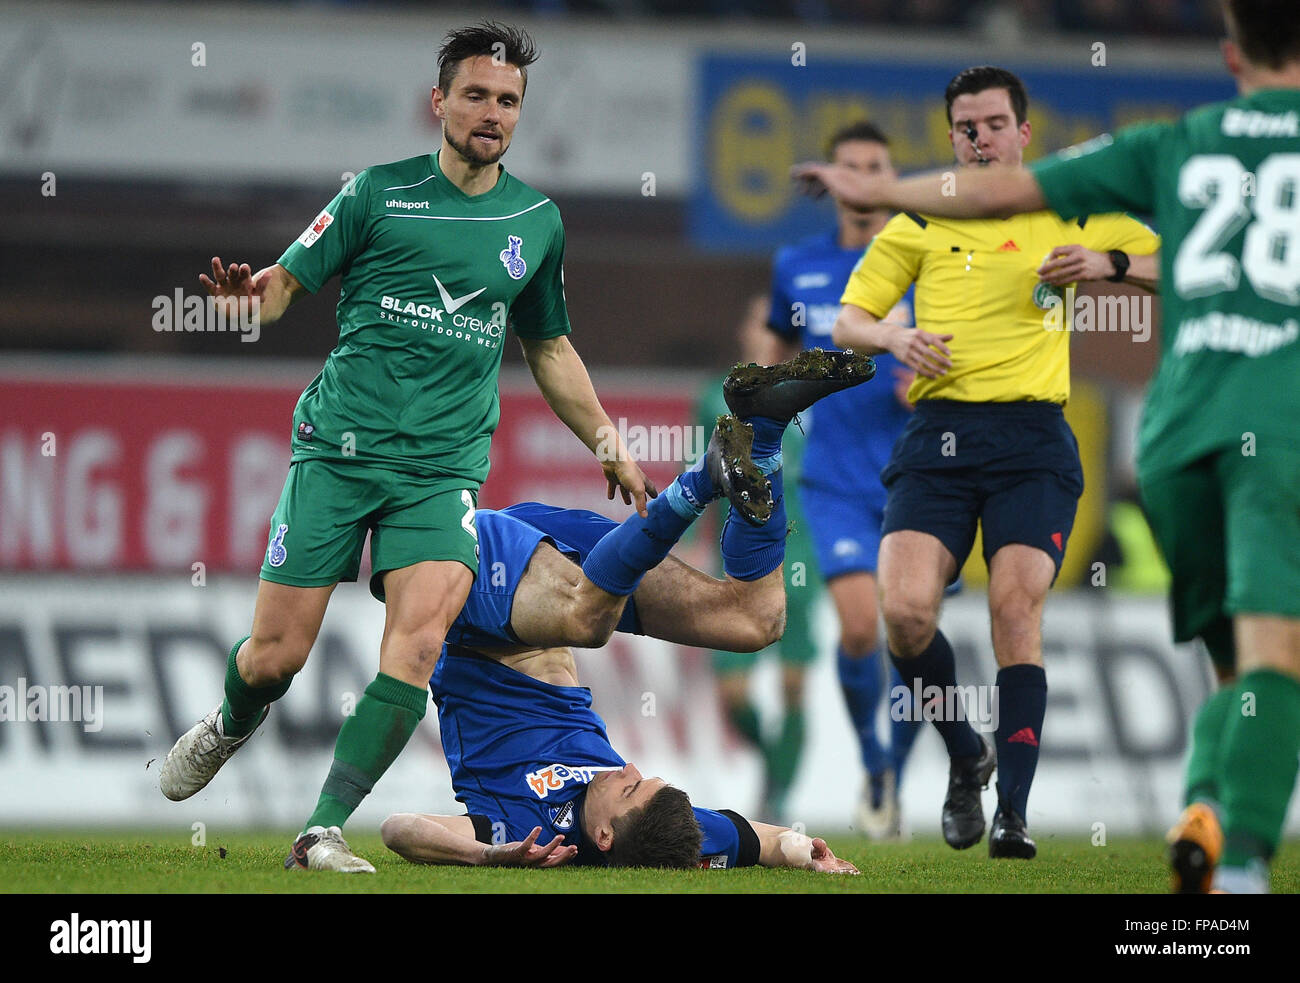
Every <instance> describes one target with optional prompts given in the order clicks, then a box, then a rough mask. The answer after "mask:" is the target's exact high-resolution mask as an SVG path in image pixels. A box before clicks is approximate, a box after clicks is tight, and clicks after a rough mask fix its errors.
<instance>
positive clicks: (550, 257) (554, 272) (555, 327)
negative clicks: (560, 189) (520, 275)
mask: <svg viewBox="0 0 1300 983" xmlns="http://www.w3.org/2000/svg"><path fill="white" fill-rule="evenodd" d="M550 207H552V208H553V207H554V206H553V205H552V206H550ZM510 318H511V320H510V327H511V329H512V330H513V331H514V333H515V334H516V335H517V336H518V337H520V338H558V337H559V336H560V335H566V334H569V332H570V331H572V330H573V329H572V327H571V326H570V325H569V309H568V306H567V305H566V304H565V302H564V226H563V225H562V224H561V223H560V216H559V213H558V211H557V212H556V216H555V233H554V235H552V237H551V243H550V247H549V248H548V249H547V250H546V255H545V256H544V257H543V259H542V261H541V265H540V266H538V268H537V272H536V273H534V274H533V278H532V279H531V280H529V281H528V284H527V286H525V287H524V289H523V290H522V291H520V294H519V296H518V297H516V298H515V302H514V305H513V306H512V307H511V308H510Z"/></svg>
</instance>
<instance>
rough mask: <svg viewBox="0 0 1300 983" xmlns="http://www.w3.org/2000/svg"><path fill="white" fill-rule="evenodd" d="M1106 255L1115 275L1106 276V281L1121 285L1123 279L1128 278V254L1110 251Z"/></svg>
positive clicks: (1120, 251)
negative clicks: (1112, 264)
mask: <svg viewBox="0 0 1300 983" xmlns="http://www.w3.org/2000/svg"><path fill="white" fill-rule="evenodd" d="M1107 255H1108V256H1110V261H1111V262H1112V263H1114V264H1115V275H1114V276H1108V277H1106V279H1107V280H1109V281H1110V282H1111V283H1123V282H1124V278H1125V277H1126V276H1128V265H1129V258H1128V253H1126V252H1124V250H1122V249H1112V250H1111V251H1110V252H1109V253H1108V254H1107Z"/></svg>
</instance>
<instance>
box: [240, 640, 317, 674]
mask: <svg viewBox="0 0 1300 983" xmlns="http://www.w3.org/2000/svg"><path fill="white" fill-rule="evenodd" d="M313 641H314V639H311V638H307V637H305V636H303V635H299V634H297V633H288V632H286V633H282V634H276V635H268V634H261V635H259V634H257V633H254V634H253V636H252V637H251V638H250V639H249V640H248V641H247V642H246V643H245V645H244V649H243V651H242V652H241V655H240V659H239V674H240V676H242V677H243V679H244V682H246V683H247V684H248V685H249V686H254V687H260V686H274V685H275V684H276V683H281V682H284V680H286V679H289V678H290V677H291V676H293V675H294V674H295V673H297V672H299V671H300V670H301V669H302V667H303V666H305V665H306V664H307V654H308V653H309V652H310V651H311V646H312V642H313Z"/></svg>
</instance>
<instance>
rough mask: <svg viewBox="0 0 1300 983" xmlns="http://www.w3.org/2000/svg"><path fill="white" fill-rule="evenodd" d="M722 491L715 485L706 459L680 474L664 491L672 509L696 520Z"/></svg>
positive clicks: (684, 517) (682, 515)
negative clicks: (710, 476) (705, 463)
mask: <svg viewBox="0 0 1300 983" xmlns="http://www.w3.org/2000/svg"><path fill="white" fill-rule="evenodd" d="M720 494H721V492H719V491H718V489H716V488H714V487H713V481H712V480H711V479H710V478H709V472H708V470H707V469H706V468H705V467H704V459H703V458H700V460H699V461H698V462H697V463H696V465H695V467H693V468H691V469H690V470H689V471H685V472H683V473H682V474H679V475H678V476H677V477H676V479H674V481H673V483H672V484H671V485H669V486H668V487H667V488H665V489H664V491H663V497H664V498H666V499H667V500H668V504H669V505H670V506H671V507H672V510H673V511H674V512H676V513H677V514H678V515H680V516H681V517H682V518H683V519H689V520H695V519H698V518H699V517H700V516H702V515H703V514H704V510H705V509H706V508H708V506H709V503H710V502H712V501H713V500H714V499H715V498H717V497H718V496H719V495H720Z"/></svg>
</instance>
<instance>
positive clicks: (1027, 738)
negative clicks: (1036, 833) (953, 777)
mask: <svg viewBox="0 0 1300 983" xmlns="http://www.w3.org/2000/svg"><path fill="white" fill-rule="evenodd" d="M997 686H998V689H997V693H998V727H997V730H996V731H995V732H994V740H995V741H996V742H997V747H998V792H999V796H1000V798H1001V799H1004V800H1005V801H1007V802H1009V803H1010V804H1011V807H1012V808H1013V809H1015V810H1016V812H1017V813H1018V814H1019V816H1020V818H1021V819H1026V818H1027V817H1026V814H1025V810H1026V809H1027V808H1028V806H1029V786H1030V785H1032V784H1033V781H1034V771H1035V769H1037V767H1038V741H1039V738H1040V737H1041V736H1042V733H1043V716H1044V715H1045V713H1046V711H1047V673H1046V672H1044V671H1043V667H1042V666H1033V665H1024V664H1022V665H1015V666H1007V667H1006V668H1004V669H999V670H998V678H997Z"/></svg>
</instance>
